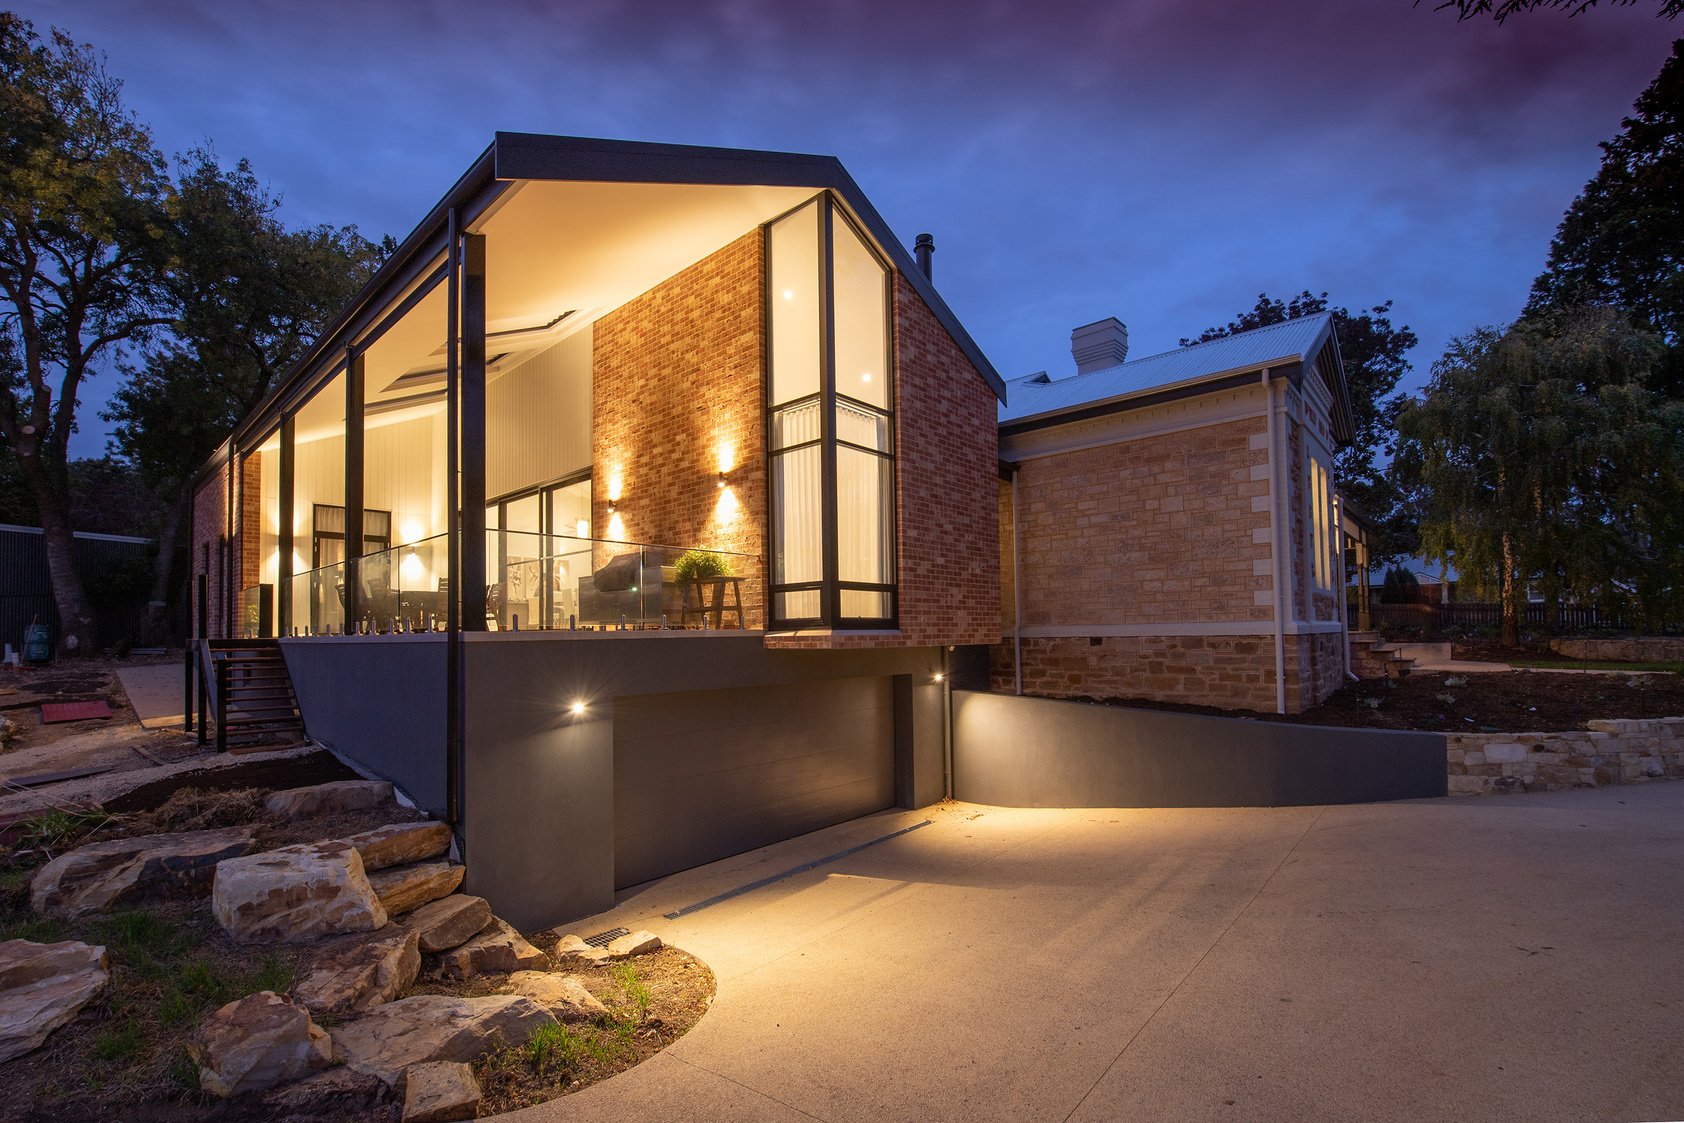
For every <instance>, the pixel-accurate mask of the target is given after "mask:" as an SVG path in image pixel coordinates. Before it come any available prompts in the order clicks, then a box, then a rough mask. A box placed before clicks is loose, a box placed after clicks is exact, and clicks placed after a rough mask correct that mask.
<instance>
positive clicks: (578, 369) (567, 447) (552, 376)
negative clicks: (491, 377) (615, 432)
mask: <svg viewBox="0 0 1684 1123" xmlns="http://www.w3.org/2000/svg"><path fill="white" fill-rule="evenodd" d="M592 335H593V330H592V328H591V327H585V328H583V329H581V330H579V331H577V332H575V333H574V334H572V335H570V336H568V337H567V338H566V339H563V340H562V341H561V342H559V343H557V344H556V345H555V346H553V347H551V348H550V349H549V350H547V351H541V352H539V353H538V354H536V355H534V356H533V357H532V358H530V359H528V360H527V361H526V362H524V363H522V364H520V365H519V366H518V367H516V368H514V369H513V370H511V371H510V372H509V373H507V374H505V375H503V376H502V377H501V378H498V379H497V380H496V381H494V382H492V383H491V384H490V385H489V386H487V387H486V390H485V396H486V402H485V410H486V417H485V491H486V494H487V495H489V496H492V497H496V496H499V495H508V494H509V493H510V492H515V491H521V490H524V489H526V488H529V487H535V486H537V485H538V484H544V483H549V482H551V481H553V480H558V479H560V478H562V477H563V476H567V475H570V474H572V473H574V472H579V471H583V470H584V469H586V468H589V467H590V466H591V346H592V345H591V340H592Z"/></svg>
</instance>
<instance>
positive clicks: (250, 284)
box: [104, 148, 390, 623]
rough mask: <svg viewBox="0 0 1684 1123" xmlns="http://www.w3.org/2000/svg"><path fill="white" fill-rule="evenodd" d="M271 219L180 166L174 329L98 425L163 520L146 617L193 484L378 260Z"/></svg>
mask: <svg viewBox="0 0 1684 1123" xmlns="http://www.w3.org/2000/svg"><path fill="white" fill-rule="evenodd" d="M279 206H280V204H279V201H278V200H277V199H275V198H274V196H273V195H272V194H270V192H269V191H268V190H267V189H266V188H265V187H264V186H263V184H262V183H261V182H259V180H258V179H257V176H256V174H255V173H254V172H253V171H252V168H251V165H250V164H249V163H248V162H246V161H244V160H241V161H239V162H237V163H236V164H235V165H234V166H233V167H231V168H224V167H223V166H222V165H221V164H220V163H219V162H218V160H217V158H216V155H215V153H214V152H212V151H211V150H210V149H208V148H202V149H196V150H194V151H192V152H189V153H188V154H187V155H186V156H184V157H183V158H182V159H181V160H180V161H179V171H178V175H177V181H176V184H175V189H174V191H173V192H172V194H171V198H170V201H169V208H168V214H169V226H168V231H169V238H170V242H171V248H172V253H171V261H172V268H171V270H170V274H169V277H168V278H167V280H166V282H165V292H166V297H167V306H168V307H169V308H170V310H171V312H172V314H173V319H172V321H171V322H170V324H169V327H168V331H167V332H163V333H160V334H159V335H158V336H156V337H155V339H154V342H153V343H152V345H151V346H149V347H148V348H147V349H146V351H145V353H144V355H143V358H142V361H141V362H139V363H135V364H131V365H128V366H127V367H126V370H125V373H126V378H125V381H124V383H123V385H122V386H121V387H120V388H119V389H118V391H117V392H116V393H115V394H114V395H113V396H112V399H111V403H110V405H109V406H108V407H107V409H106V412H105V414H104V416H105V418H106V419H107V420H108V421H111V422H114V427H113V430H112V438H111V444H112V447H113V448H114V449H115V450H116V451H117V452H118V454H119V455H121V456H122V457H123V458H124V459H125V460H127V461H128V462H129V463H131V464H133V465H134V466H135V467H136V469H137V470H138V471H139V472H140V474H141V477H142V478H143V479H144V480H145V481H146V483H147V484H148V486H149V487H150V488H151V489H152V491H153V493H154V494H155V495H157V496H158V497H159V498H160V500H161V502H162V504H163V506H164V514H163V517H162V518H161V520H160V524H159V531H158V534H159V547H160V548H159V552H158V571H157V574H156V577H155V582H154V588H153V596H152V600H153V601H154V603H155V604H157V605H159V606H161V605H162V603H163V602H164V601H165V600H166V599H167V594H168V591H169V589H170V570H171V566H172V563H173V562H174V560H175V557H176V549H175V547H176V542H177V539H178V537H179V531H180V527H181V522H182V519H183V517H184V514H185V511H186V509H187V506H188V504H189V503H190V501H191V496H190V494H189V488H190V487H191V484H192V478H193V474H194V473H195V472H196V471H197V469H198V468H199V467H200V466H201V465H202V464H203V463H204V462H205V461H206V460H207V459H208V458H209V457H210V455H211V454H212V453H213V452H214V451H215V450H216V448H217V446H218V445H220V444H221V443H222V441H223V440H224V439H225V438H226V437H227V436H228V433H229V432H230V431H231V430H232V429H233V427H234V425H235V423H236V422H238V421H239V419H240V418H242V417H244V416H245V415H246V414H247V413H249V412H251V410H252V409H253V408H254V407H255V406H256V405H257V403H258V402H259V401H261V400H262V399H263V397H264V396H265V395H266V394H268V393H269V391H270V390H272V389H273V388H274V387H275V385H276V383H277V382H278V381H279V379H280V376H281V375H282V374H283V373H284V372H285V371H286V369H287V368H288V367H290V366H291V365H292V364H293V363H294V362H295V361H296V360H297V359H298V358H299V357H300V356H301V354H302V353H303V351H304V349H305V347H306V346H307V345H308V344H309V342H310V341H311V340H313V339H314V338H315V337H316V336H317V335H318V334H319V333H320V332H321V331H322V330H323V329H324V328H325V327H326V326H327V321H328V320H329V318H331V317H332V316H333V315H334V314H335V313H336V312H337V311H338V310H339V309H340V308H341V307H343V306H344V305H345V304H346V303H347V302H348V301H349V300H350V299H351V297H352V296H353V295H354V294H355V292H356V290H357V289H359V288H360V287H362V285H363V284H364V283H365V282H366V281H367V280H368V278H369V277H370V276H372V275H373V272H374V269H375V268H376V267H377V266H378V264H379V263H380V261H381V260H382V259H383V257H384V254H385V253H386V252H389V248H390V246H389V242H388V243H387V244H385V245H376V244H374V243H371V242H369V241H368V240H367V239H366V238H364V237H362V236H361V235H360V234H359V233H358V232H357V229H356V227H354V226H345V227H333V226H316V227H310V228H306V229H299V230H289V229H288V228H287V227H286V226H285V225H284V224H283V223H282V222H281V220H280V217H279V214H278V211H279ZM158 622H159V623H161V620H160V621H158Z"/></svg>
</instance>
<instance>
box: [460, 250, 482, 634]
mask: <svg viewBox="0 0 1684 1123" xmlns="http://www.w3.org/2000/svg"><path fill="white" fill-rule="evenodd" d="M461 301H462V377H461V383H462V450H461V458H462V464H461V468H462V560H461V566H462V629H463V631H468V632H483V631H484V630H485V592H486V589H485V580H486V578H485V235H483V234H464V235H463V236H462V289H461Z"/></svg>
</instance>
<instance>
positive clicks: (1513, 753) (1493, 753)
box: [1485, 741, 1526, 764]
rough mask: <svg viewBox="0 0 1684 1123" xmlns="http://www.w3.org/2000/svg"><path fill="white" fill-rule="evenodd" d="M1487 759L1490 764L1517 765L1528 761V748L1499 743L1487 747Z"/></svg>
mask: <svg viewBox="0 0 1684 1123" xmlns="http://www.w3.org/2000/svg"><path fill="white" fill-rule="evenodd" d="M1485 759H1486V761H1487V762H1488V763H1490V764H1515V763H1518V762H1520V761H1523V760H1525V759H1526V746H1525V745H1521V744H1517V743H1515V742H1513V741H1498V742H1495V743H1493V744H1489V745H1486V746H1485Z"/></svg>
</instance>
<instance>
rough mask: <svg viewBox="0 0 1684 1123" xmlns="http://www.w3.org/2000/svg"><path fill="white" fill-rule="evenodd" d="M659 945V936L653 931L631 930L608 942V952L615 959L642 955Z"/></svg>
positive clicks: (657, 948) (656, 948) (658, 947)
mask: <svg viewBox="0 0 1684 1123" xmlns="http://www.w3.org/2000/svg"><path fill="white" fill-rule="evenodd" d="M660 947H661V937H659V936H657V935H655V933H653V932H641V931H640V932H631V933H628V934H627V935H624V936H619V937H616V938H615V939H612V940H610V941H609V942H608V954H609V955H611V956H613V957H614V958H615V959H630V958H631V957H632V956H634V955H643V954H645V953H647V952H652V951H657V950H659V949H660Z"/></svg>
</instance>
